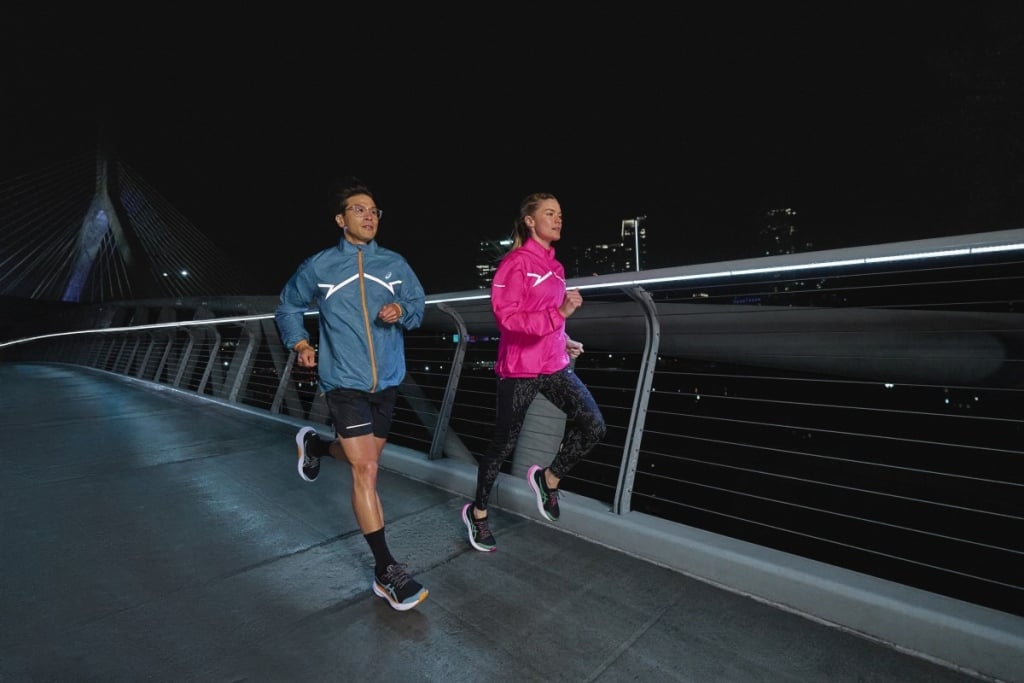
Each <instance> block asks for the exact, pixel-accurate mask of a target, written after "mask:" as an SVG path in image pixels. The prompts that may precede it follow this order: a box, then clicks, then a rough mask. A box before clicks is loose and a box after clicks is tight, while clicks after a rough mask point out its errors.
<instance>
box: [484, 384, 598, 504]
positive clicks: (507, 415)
mask: <svg viewBox="0 0 1024 683" xmlns="http://www.w3.org/2000/svg"><path fill="white" fill-rule="evenodd" d="M538 393H540V394H543V395H544V396H545V397H546V398H547V399H548V400H549V401H551V403H552V404H554V405H555V406H557V407H558V409H559V410H561V411H562V412H563V413H565V415H566V418H567V425H566V430H565V435H564V437H563V438H562V444H561V446H559V448H558V454H557V455H555V458H554V460H553V461H552V462H551V473H552V474H554V475H555V476H556V477H558V478H559V479H561V478H562V477H564V476H565V475H566V474H568V473H569V470H571V469H572V468H573V465H575V464H576V463H577V462H579V459H580V458H581V457H583V455H584V454H586V453H587V452H588V451H589V450H590V449H591V448H593V447H594V446H595V445H596V444H597V442H598V441H600V440H601V437H603V436H604V433H605V429H606V428H605V423H604V416H603V415H601V409H600V408H598V407H597V402H596V401H594V397H593V396H591V394H590V390H589V389H587V387H586V385H584V384H583V382H582V381H580V378H579V377H577V376H576V374H575V373H574V372H573V371H572V370H571V369H570V368H565V369H564V370H560V371H558V372H556V373H553V374H550V375H540V376H538V377H522V378H520V377H510V378H506V379H499V380H498V420H497V422H498V423H497V424H496V425H495V427H494V437H493V439H492V440H491V444H490V446H488V448H487V452H486V453H485V454H484V455H483V457H481V458H480V466H479V469H478V470H477V475H476V501H475V502H474V505H476V509H478V510H486V509H487V499H488V498H489V497H490V495H491V488H492V487H493V486H494V481H495V479H497V478H498V473H499V472H500V471H501V464H502V463H503V462H505V459H506V458H508V457H509V456H510V455H511V454H512V452H513V451H515V448H516V442H517V441H518V440H519V432H520V431H522V428H523V421H524V420H525V419H526V411H527V410H529V409H530V404H531V403H533V399H534V398H535V397H536V396H537V394H538Z"/></svg>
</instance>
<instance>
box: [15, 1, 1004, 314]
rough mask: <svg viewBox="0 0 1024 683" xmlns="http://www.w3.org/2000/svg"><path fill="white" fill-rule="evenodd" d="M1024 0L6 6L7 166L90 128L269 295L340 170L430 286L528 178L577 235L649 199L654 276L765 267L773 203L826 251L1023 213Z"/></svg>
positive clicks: (383, 239)
mask: <svg viewBox="0 0 1024 683" xmlns="http://www.w3.org/2000/svg"><path fill="white" fill-rule="evenodd" d="M1019 5H1020V3H954V4H953V6H952V7H949V8H940V7H939V6H938V5H933V4H930V3H920V2H918V3H901V2H889V3H878V4H875V5H870V6H865V4H863V3H856V4H854V3H784V4H782V5H781V9H780V8H778V7H764V8H759V9H753V10H751V9H744V8H743V6H742V5H736V6H734V7H730V8H728V9H718V10H694V9H692V8H690V7H686V6H682V5H680V6H679V7H678V8H674V6H669V8H668V9H662V10H659V11H654V10H644V9H638V8H642V7H643V6H642V5H637V6H636V7H634V6H632V5H630V4H619V5H616V6H614V7H613V8H610V9H593V8H586V9H580V8H577V9H573V10H569V9H557V10H552V9H551V8H550V7H549V6H548V4H545V3H529V2H527V3H514V4H512V5H510V6H508V7H505V6H501V7H491V6H487V5H466V6H464V8H462V9H457V8H453V7H449V6H437V7H435V6H432V5H431V6H420V7H418V8H415V9H413V10H412V11H409V10H406V9H401V8H399V6H397V5H396V6H395V7H393V8H386V7H385V6H384V5H383V4H381V3H377V4H376V6H375V7H376V9H372V10H371V9H360V10H351V9H350V8H349V7H348V6H346V5H340V6H339V7H340V8H341V9H338V10H333V11H331V12H328V13H324V12H313V11H308V12H304V11H300V10H299V9H294V8H288V7H284V8H281V9H280V10H278V11H276V12H275V13H273V14H269V13H268V14H261V13H254V12H252V11H251V10H250V9H249V8H246V11H245V12H234V13H232V14H231V15H230V16H222V15H220V14H219V13H213V14H209V13H208V11H203V12H200V13H193V14H189V13H187V12H186V11H185V8H184V7H183V6H181V5H167V6H166V7H165V8H161V7H159V6H151V5H147V6H146V9H145V11H143V10H142V9H140V10H139V11H140V15H139V16H137V17H135V16H129V15H125V14H119V15H116V16H108V17H103V16H99V15H97V14H95V13H88V12H87V11H86V10H84V9H80V10H73V11H72V13H70V14H69V13H68V12H67V11H60V12H58V11H56V10H37V11H33V12H32V13H31V15H29V14H25V13H24V12H23V13H22V16H18V15H17V13H16V12H13V11H12V12H11V16H10V17H8V18H7V19H6V20H5V24H4V27H3V29H2V31H3V33H4V34H5V35H4V36H0V37H2V38H3V39H4V40H3V43H4V48H3V49H4V50H5V51H6V53H7V57H5V67H4V70H3V71H4V73H3V75H2V78H3V79H4V81H3V97H2V101H0V115H2V116H3V120H4V125H3V127H2V128H3V129H2V132H0V135H2V137H0V143H2V145H3V161H2V164H3V165H2V166H0V180H3V179H7V178H12V177H16V176H19V175H21V174H24V173H28V172H31V171H33V170H35V169H38V168H41V167H44V166H45V165H46V164H49V163H53V162H54V161H59V160H60V159H63V158H66V157H71V156H73V155H75V154H78V153H81V152H82V151H83V150H84V151H89V150H91V149H95V148H96V145H97V138H98V136H99V135H100V131H102V139H104V140H105V141H106V142H107V143H109V144H110V145H111V148H112V149H113V152H114V155H115V156H116V157H117V158H118V159H119V160H120V161H122V162H123V163H125V164H127V165H128V166H130V167H131V168H132V169H134V171H135V172H137V173H138V174H139V175H141V176H142V177H143V178H145V179H146V181H147V182H148V183H149V184H151V185H153V186H154V187H156V188H157V189H158V190H159V191H160V192H161V194H163V196H164V197H165V198H166V199H167V200H168V201H170V202H171V203H172V204H173V205H175V206H176V207H177V208H178V209H179V210H180V211H181V212H182V213H183V214H184V215H185V216H186V217H188V219H189V220H190V221H191V222H192V223H193V224H195V225H196V226H197V227H198V228H199V229H200V230H202V231H203V232H204V233H205V234H207V235H209V236H210V237H211V238H212V239H213V240H214V241H215V242H216V243H217V244H218V245H220V246H222V247H223V248H224V249H226V250H229V251H231V252H232V253H234V254H235V255H236V256H237V258H238V259H239V260H240V261H242V262H244V264H245V265H246V267H247V268H248V269H250V271H252V272H255V273H258V274H259V279H260V281H261V282H263V283H265V286H262V287H263V291H260V292H256V293H260V294H276V293H277V292H278V291H279V290H280V288H281V285H282V284H283V283H284V280H285V279H286V278H287V277H288V276H289V275H290V274H291V273H292V272H293V271H294V269H295V268H296V267H297V266H298V264H299V262H300V261H301V260H302V259H303V258H304V257H305V256H308V255H309V254H311V253H313V252H314V251H317V250H319V249H321V248H323V247H325V246H328V245H330V244H333V243H335V242H336V241H337V239H338V238H339V237H340V233H339V231H338V229H337V228H336V227H335V225H334V224H333V222H332V221H331V220H330V217H329V215H328V212H327V202H326V196H327V193H326V189H327V186H328V183H329V181H330V180H331V179H332V178H333V177H335V176H342V175H349V174H355V175H358V176H359V177H361V178H362V179H363V180H365V181H366V182H367V183H368V184H369V185H370V186H371V188H373V190H374V193H375V194H376V196H377V201H378V205H379V206H380V207H381V208H382V209H384V212H385V215H384V219H383V221H382V222H381V228H380V233H379V236H378V240H379V242H380V243H381V244H382V245H384V246H387V247H390V248H393V249H396V250H397V251H399V252H401V253H403V254H404V255H405V256H406V257H407V258H408V259H409V260H410V262H411V263H412V265H413V267H414V268H415V269H416V271H417V272H418V273H419V275H420V279H421V280H423V283H424V285H425V287H426V289H427V291H428V293H440V292H446V291H455V290H462V289H470V288H473V287H475V286H476V283H475V281H474V279H473V277H474V271H473V265H474V263H475V261H476V258H475V254H476V248H477V243H478V242H479V240H481V239H484V238H497V237H501V236H504V235H507V234H508V232H509V231H510V230H511V227H512V222H513V219H514V217H515V212H516V210H517V207H518V203H519V199H520V198H521V197H522V196H523V195H525V194H526V193H528V192H532V191H549V192H553V193H555V194H556V195H557V196H558V197H559V199H560V200H561V203H562V208H563V210H564V213H565V218H566V227H565V234H564V237H563V240H562V247H566V248H567V247H570V246H573V245H576V246H579V245H585V244H593V243H600V242H610V241H615V240H616V239H617V238H618V235H619V230H620V226H621V221H622V219H624V218H630V217H633V216H637V215H647V217H648V219H647V227H648V230H649V239H650V246H651V259H650V260H651V262H650V263H649V264H648V265H649V266H650V267H660V266H669V265H681V264H689V263H702V262H710V261H717V260H723V259H732V258H745V257H750V256H756V255H758V247H757V243H756V238H757V232H758V230H759V229H760V228H761V227H762V225H763V216H764V212H765V211H767V210H769V209H772V208H782V207H789V208H793V209H795V210H796V211H797V225H798V227H799V229H800V231H801V233H800V237H801V238H802V239H803V240H806V241H808V242H811V243H813V244H814V246H815V247H816V248H832V247H842V246H854V245H859V244H870V243H875V242H880V241H895V240H903V239H917V238H924V237H938V236H943V235H952V234H960V233H971V232H984V231H988V230H999V229H1005V228H1015V227H1022V226H1024V165H1022V159H1024V132H1022V131H1024V30H1022V29H1021V26H1022V25H1024V24H1022V23H1021V21H1020V20H1021V19H1022V18H1024V17H1022V16H1021V15H1022V14H1024V12H1022V11H1021V10H1020V9H1018V6H1019ZM218 12H219V11H218Z"/></svg>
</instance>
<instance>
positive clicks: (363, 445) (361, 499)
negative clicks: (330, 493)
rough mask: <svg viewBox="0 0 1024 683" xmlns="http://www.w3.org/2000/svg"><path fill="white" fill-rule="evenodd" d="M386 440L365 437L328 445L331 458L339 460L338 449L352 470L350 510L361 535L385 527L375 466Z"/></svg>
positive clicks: (355, 437)
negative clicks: (354, 516)
mask: <svg viewBox="0 0 1024 683" xmlns="http://www.w3.org/2000/svg"><path fill="white" fill-rule="evenodd" d="M386 442H387V439H382V438H380V437H377V436H374V435H373V434H364V435H362V436H352V437H349V438H347V439H338V441H336V442H335V443H333V444H331V455H333V456H334V457H335V458H337V459H339V460H341V459H342V458H338V450H339V449H341V455H343V456H344V459H345V460H347V461H348V463H349V465H351V467H352V511H353V512H354V513H355V515H356V521H357V522H358V523H359V528H360V530H362V532H363V534H364V535H365V534H369V533H372V532H374V531H377V530H378V529H380V528H382V527H383V526H384V509H383V508H382V507H381V504H380V496H378V495H377V464H378V463H379V462H380V454H381V452H382V451H383V450H384V444H385V443H386Z"/></svg>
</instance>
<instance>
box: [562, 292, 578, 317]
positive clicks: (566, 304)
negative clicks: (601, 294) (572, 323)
mask: <svg viewBox="0 0 1024 683" xmlns="http://www.w3.org/2000/svg"><path fill="white" fill-rule="evenodd" d="M582 305H583V295H582V294H580V290H578V289H567V290H566V291H565V298H564V299H562V305H561V306H559V307H558V312H559V313H561V314H562V317H563V318H568V317H569V316H570V315H572V314H573V313H575V312H576V309H577V308H579V307H580V306H582Z"/></svg>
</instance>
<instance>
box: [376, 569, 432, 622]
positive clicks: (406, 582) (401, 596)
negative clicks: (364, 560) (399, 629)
mask: <svg viewBox="0 0 1024 683" xmlns="http://www.w3.org/2000/svg"><path fill="white" fill-rule="evenodd" d="M405 567H406V565H404V564H398V563H397V562H396V563H395V564H392V565H389V566H388V568H387V571H385V572H384V573H383V574H381V575H379V576H377V577H375V578H374V580H373V592H374V593H375V594H376V595H377V597H380V598H384V599H385V600H387V601H388V603H389V604H390V605H391V607H393V608H394V609H396V610H398V611H399V612H404V611H405V610H407V609H412V608H413V607H415V606H416V605H418V604H420V603H421V602H423V601H424V600H426V599H427V589H426V588H424V587H423V586H421V585H420V584H418V583H417V582H416V580H415V579H413V578H412V577H411V576H409V572H407V571H405Z"/></svg>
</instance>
